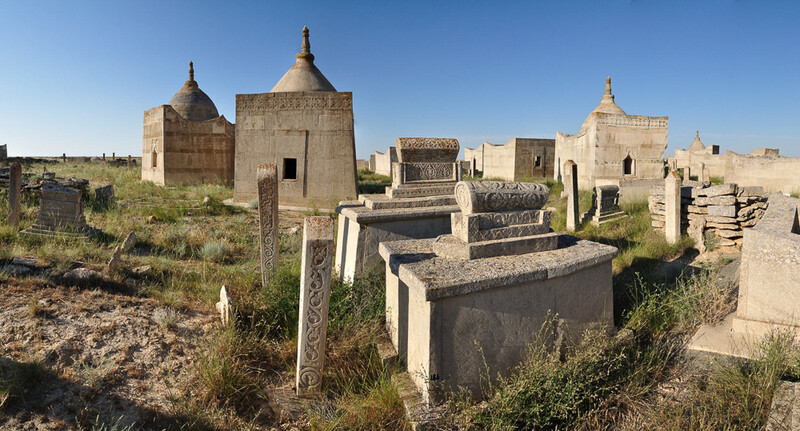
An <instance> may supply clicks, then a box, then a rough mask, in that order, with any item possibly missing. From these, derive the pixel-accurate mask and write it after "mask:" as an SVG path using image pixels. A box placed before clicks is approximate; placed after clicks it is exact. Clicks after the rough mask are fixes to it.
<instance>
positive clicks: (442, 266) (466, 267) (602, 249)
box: [379, 235, 618, 301]
mask: <svg viewBox="0 0 800 431" xmlns="http://www.w3.org/2000/svg"><path fill="white" fill-rule="evenodd" d="M434 241H436V240H435V239H422V240H408V241H391V242H382V243H381V244H380V247H379V249H380V254H381V257H383V259H384V260H385V261H386V262H388V263H389V269H390V270H391V271H392V273H393V274H395V275H397V276H398V277H400V278H401V279H402V280H403V282H404V283H405V284H406V285H408V287H409V288H411V289H419V290H420V291H422V292H424V297H425V299H426V300H427V301H433V300H437V299H441V298H446V297H449V296H456V295H463V294H467V293H472V292H479V291H483V290H489V289H495V288H501V287H507V286H510V285H514V284H519V283H526V282H531V281H536V280H547V279H551V278H556V277H561V276H564V275H568V274H572V273H574V272H576V271H579V270H581V269H584V268H589V267H592V266H595V265H597V264H600V263H603V262H607V261H609V260H611V259H613V258H614V256H616V255H617V253H618V250H617V248H616V247H612V246H610V245H605V244H600V243H596V242H592V241H586V240H580V239H578V238H575V237H573V236H569V235H558V248H557V249H556V250H551V251H544V252H539V253H528V254H521V255H516V256H498V257H489V258H486V259H476V260H468V261H464V260H456V259H448V258H444V257H438V256H436V253H435V251H434Z"/></svg>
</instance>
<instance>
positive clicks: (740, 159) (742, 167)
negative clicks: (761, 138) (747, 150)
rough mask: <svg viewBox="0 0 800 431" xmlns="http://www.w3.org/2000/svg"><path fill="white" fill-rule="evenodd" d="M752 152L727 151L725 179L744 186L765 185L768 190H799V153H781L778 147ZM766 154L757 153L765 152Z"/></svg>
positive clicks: (792, 191) (786, 191)
mask: <svg viewBox="0 0 800 431" xmlns="http://www.w3.org/2000/svg"><path fill="white" fill-rule="evenodd" d="M767 150H768V149H762V151H759V150H755V151H753V153H751V154H739V153H734V152H733V151H728V152H727V154H726V157H727V164H726V165H725V181H726V182H735V183H737V184H739V185H742V186H762V187H764V190H766V191H768V192H778V191H780V192H784V193H794V192H800V175H798V173H800V157H782V156H779V155H777V154H776V151H774V150H773V151H767ZM762 152H763V155H758V154H759V153H762Z"/></svg>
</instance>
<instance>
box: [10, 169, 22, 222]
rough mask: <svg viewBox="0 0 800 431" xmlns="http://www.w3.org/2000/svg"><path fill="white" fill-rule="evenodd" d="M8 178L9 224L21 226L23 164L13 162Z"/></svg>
mask: <svg viewBox="0 0 800 431" xmlns="http://www.w3.org/2000/svg"><path fill="white" fill-rule="evenodd" d="M8 179H9V181H8V224H9V225H11V226H14V227H17V226H19V219H20V212H21V207H20V195H21V193H22V166H21V165H20V164H19V163H12V164H11V169H10V172H9V175H8Z"/></svg>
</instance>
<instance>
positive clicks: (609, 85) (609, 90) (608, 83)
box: [606, 76, 611, 96]
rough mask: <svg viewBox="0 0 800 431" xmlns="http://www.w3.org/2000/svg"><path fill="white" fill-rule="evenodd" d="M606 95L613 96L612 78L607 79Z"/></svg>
mask: <svg viewBox="0 0 800 431" xmlns="http://www.w3.org/2000/svg"><path fill="white" fill-rule="evenodd" d="M606 94H607V95H609V96H610V95H611V77H610V76H608V77H606Z"/></svg>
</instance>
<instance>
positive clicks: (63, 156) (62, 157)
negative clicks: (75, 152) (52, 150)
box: [61, 153, 67, 163]
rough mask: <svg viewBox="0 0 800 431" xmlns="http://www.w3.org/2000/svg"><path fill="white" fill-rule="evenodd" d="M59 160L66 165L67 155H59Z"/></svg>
mask: <svg viewBox="0 0 800 431" xmlns="http://www.w3.org/2000/svg"><path fill="white" fill-rule="evenodd" d="M61 160H62V161H63V162H64V163H67V153H61Z"/></svg>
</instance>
